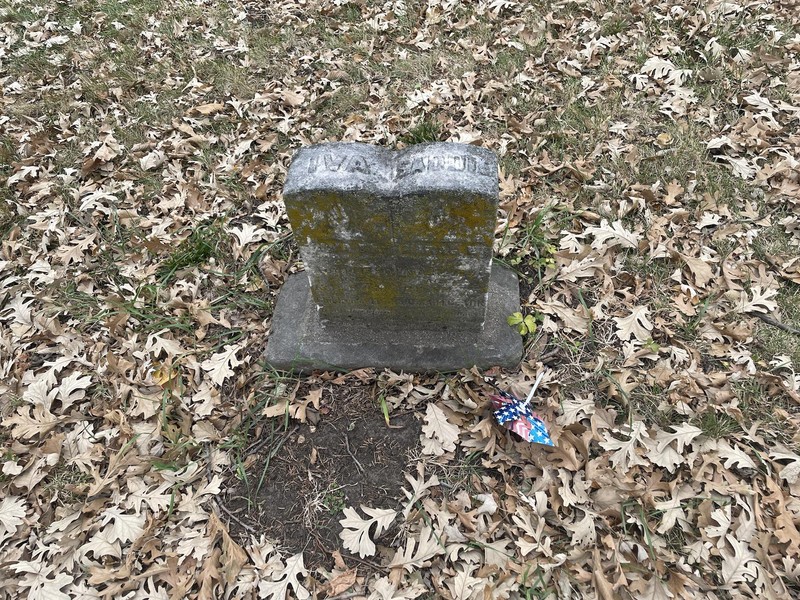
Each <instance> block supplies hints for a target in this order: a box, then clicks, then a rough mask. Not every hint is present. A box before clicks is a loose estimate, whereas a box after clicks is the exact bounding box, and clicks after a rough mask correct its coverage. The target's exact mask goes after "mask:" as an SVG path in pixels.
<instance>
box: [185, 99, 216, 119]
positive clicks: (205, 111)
mask: <svg viewBox="0 0 800 600" xmlns="http://www.w3.org/2000/svg"><path fill="white" fill-rule="evenodd" d="M224 109H225V105H224V104H220V103H219V102H210V103H209V104H201V105H199V106H193V107H192V108H190V109H189V112H190V113H198V114H201V115H206V116H208V115H213V114H216V113H218V112H220V111H222V110H224Z"/></svg>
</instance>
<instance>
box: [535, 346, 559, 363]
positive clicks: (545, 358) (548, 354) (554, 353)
mask: <svg viewBox="0 0 800 600" xmlns="http://www.w3.org/2000/svg"><path fill="white" fill-rule="evenodd" d="M560 353H561V349H560V348H556V349H555V350H550V352H546V353H545V354H542V355H541V356H540V357H539V361H540V362H541V363H542V364H546V363H547V362H548V361H549V360H551V359H553V358H557V357H558V355H559V354H560Z"/></svg>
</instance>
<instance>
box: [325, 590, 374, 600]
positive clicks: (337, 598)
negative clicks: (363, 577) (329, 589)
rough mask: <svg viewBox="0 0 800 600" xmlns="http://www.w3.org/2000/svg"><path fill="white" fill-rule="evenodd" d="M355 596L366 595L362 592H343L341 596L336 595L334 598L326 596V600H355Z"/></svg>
mask: <svg viewBox="0 0 800 600" xmlns="http://www.w3.org/2000/svg"><path fill="white" fill-rule="evenodd" d="M356 596H366V593H365V592H364V591H363V590H362V591H360V592H344V593H342V594H336V595H335V596H328V598H327V599H326V600H346V599H347V598H355V597H356Z"/></svg>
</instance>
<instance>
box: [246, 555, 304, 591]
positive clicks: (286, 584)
mask: <svg viewBox="0 0 800 600" xmlns="http://www.w3.org/2000/svg"><path fill="white" fill-rule="evenodd" d="M305 575H308V570H307V569H306V567H305V565H304V564H303V553H302V552H301V553H299V554H295V555H294V556H291V557H289V558H287V559H286V567H285V568H284V569H283V571H281V572H280V573H278V575H277V579H276V580H273V581H262V582H261V583H259V584H258V592H259V597H260V598H264V599H265V600H267V599H269V598H271V599H272V600H286V597H287V594H288V593H289V589H290V588H291V590H292V591H293V592H294V595H295V597H296V598H297V599H298V600H306V598H310V597H311V593H310V592H309V591H308V590H307V589H306V588H305V587H303V584H302V583H300V577H302V576H305Z"/></svg>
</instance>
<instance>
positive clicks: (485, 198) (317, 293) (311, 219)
mask: <svg viewBox="0 0 800 600" xmlns="http://www.w3.org/2000/svg"><path fill="white" fill-rule="evenodd" d="M283 198H284V202H285V204H286V211H287V213H288V215H289V221H290V223H291V225H292V228H293V230H294V235H295V239H296V240H297V243H298V245H299V246H300V254H301V257H302V259H303V262H304V263H305V271H303V272H300V273H296V274H293V275H291V276H290V277H289V278H288V279H287V281H286V283H285V284H284V286H283V289H282V290H281V291H280V294H279V296H278V301H277V304H276V307H275V311H274V314H273V321H272V330H271V333H270V337H269V340H268V343H267V351H266V361H267V363H268V364H269V365H270V366H272V367H273V368H275V369H278V370H299V371H308V370H312V369H337V370H349V369H355V368H361V367H379V368H380V367H385V368H390V369H393V370H398V371H399V370H406V371H451V370H456V369H460V368H463V367H472V366H473V365H477V366H478V367H481V368H486V367H489V366H513V365H515V364H516V363H517V362H519V360H520V358H521V356H522V340H521V337H520V336H519V334H518V333H517V332H516V331H515V330H514V329H512V328H511V327H509V325H508V324H507V322H506V317H508V316H509V315H510V314H512V313H514V312H517V311H519V283H518V281H517V278H516V275H515V274H514V273H512V272H511V271H510V270H508V269H506V268H505V267H503V266H501V265H499V264H497V263H494V262H493V261H492V242H493V239H494V228H495V219H496V211H497V202H498V181H497V159H496V157H495V155H494V153H493V152H491V151H489V150H486V149H483V148H477V147H474V146H467V145H463V144H450V143H433V144H420V145H417V146H411V147H410V148H408V149H405V150H400V151H393V150H388V149H382V148H377V147H374V146H370V145H367V144H358V143H334V144H319V145H315V146H310V147H307V148H303V149H301V150H300V151H299V152H298V153H297V154H296V155H295V157H294V159H293V161H292V163H291V165H290V167H289V172H288V174H287V177H286V183H285V185H284V190H283Z"/></svg>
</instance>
